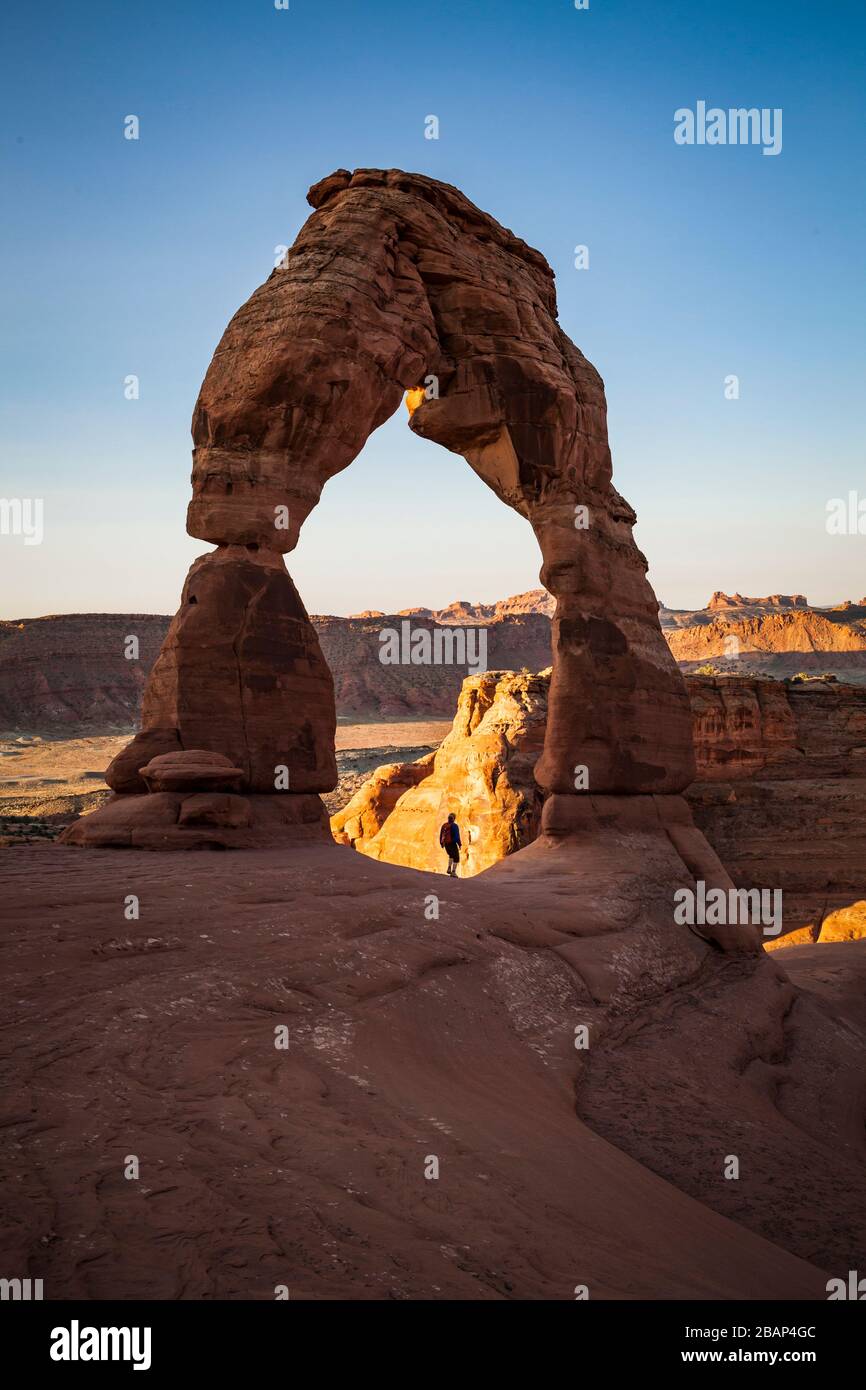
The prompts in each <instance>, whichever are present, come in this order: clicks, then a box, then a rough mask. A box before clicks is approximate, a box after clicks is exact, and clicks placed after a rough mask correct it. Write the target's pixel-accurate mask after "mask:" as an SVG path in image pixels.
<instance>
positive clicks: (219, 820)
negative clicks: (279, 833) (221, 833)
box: [177, 792, 252, 830]
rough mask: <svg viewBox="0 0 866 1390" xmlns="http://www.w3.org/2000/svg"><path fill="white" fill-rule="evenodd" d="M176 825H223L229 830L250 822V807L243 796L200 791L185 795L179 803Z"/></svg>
mask: <svg viewBox="0 0 866 1390" xmlns="http://www.w3.org/2000/svg"><path fill="white" fill-rule="evenodd" d="M177 823H178V825H224V826H226V828H227V829H229V830H237V829H239V828H240V827H241V826H247V825H251V824H252V807H251V805H250V802H249V801H248V800H247V798H246V797H245V796H219V795H217V794H216V793H208V792H201V793H199V794H198V795H196V796H185V797H184V799H183V801H182V802H181V804H180V810H179V813H178V818H177Z"/></svg>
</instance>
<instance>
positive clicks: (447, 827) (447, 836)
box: [439, 820, 451, 849]
mask: <svg viewBox="0 0 866 1390" xmlns="http://www.w3.org/2000/svg"><path fill="white" fill-rule="evenodd" d="M439 843H440V845H441V846H442V848H443V849H444V848H445V846H446V845H450V844H451V822H450V820H447V821H446V822H445V824H444V825H443V827H442V829H441V830H440V831H439Z"/></svg>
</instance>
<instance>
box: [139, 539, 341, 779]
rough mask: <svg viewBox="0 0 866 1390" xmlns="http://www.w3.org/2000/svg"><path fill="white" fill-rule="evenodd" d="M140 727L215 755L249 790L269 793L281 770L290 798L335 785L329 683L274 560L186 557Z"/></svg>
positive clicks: (225, 554)
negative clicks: (188, 565) (170, 730)
mask: <svg viewBox="0 0 866 1390" xmlns="http://www.w3.org/2000/svg"><path fill="white" fill-rule="evenodd" d="M142 723H143V725H144V727H145V728H146V729H147V728H150V727H152V726H154V725H158V726H159V727H171V726H174V727H175V728H177V730H178V735H179V737H180V741H181V743H182V745H183V747H184V748H203V749H209V750H210V751H212V752H214V753H222V754H223V755H224V756H225V757H227V758H229V759H230V760H231V761H232V762H233V763H234V764H235V765H236V766H237V767H240V768H242V769H243V771H244V775H245V779H246V785H247V787H248V788H249V790H251V791H254V792H264V793H267V792H273V791H274V790H275V789H276V786H277V778H278V769H279V768H282V767H285V768H287V769H288V785H289V790H290V791H291V792H298V793H303V792H318V791H329V790H330V789H331V788H332V787H333V786H335V785H336V781H337V769H336V763H335V760H334V728H335V725H336V715H335V712H334V688H333V681H332V679H331V673H330V671H329V670H328V668H327V666H326V664H325V660H324V657H323V656H322V652H321V649H320V647H319V641H318V638H317V636H316V633H315V631H314V629H313V627H312V624H311V623H310V620H309V618H308V617H307V613H306V610H305V609H304V606H303V604H302V603H301V600H300V598H299V597H298V593H297V590H296V589H295V586H294V584H293V583H292V581H291V579H290V578H289V576H288V575H287V574H286V571H285V567H284V565H283V562H282V560H281V558H280V556H279V555H276V554H273V553H269V552H258V553H257V552H255V551H252V552H251V551H247V550H246V549H244V548H236V547H231V548H222V549H220V550H217V551H216V552H215V553H214V554H211V555H204V556H202V558H201V559H200V560H196V562H195V564H194V565H193V566H192V569H191V570H190V572H189V575H188V576H187V581H186V584H185V585H184V591H183V597H182V600H181V607H180V611H179V612H178V614H177V617H176V618H175V619H174V621H173V623H172V625H171V627H170V628H169V632H168V636H167V637H166V640H165V644H164V646H163V649H162V651H161V653H160V655H159V658H158V659H157V662H156V665H155V666H154V668H153V671H152V673H151V677H150V680H149V682H148V686H147V690H146V691H145V696H144V703H143V706H142Z"/></svg>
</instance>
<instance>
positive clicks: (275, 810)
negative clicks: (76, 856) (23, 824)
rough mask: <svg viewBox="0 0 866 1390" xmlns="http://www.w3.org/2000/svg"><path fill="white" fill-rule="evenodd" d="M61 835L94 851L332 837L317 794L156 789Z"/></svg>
mask: <svg viewBox="0 0 866 1390" xmlns="http://www.w3.org/2000/svg"><path fill="white" fill-rule="evenodd" d="M58 838H59V843H60V844H64V845H75V846H78V847H84V848H90V849H109V848H111V849H115V848H121V849H122V848H126V849H153V850H175V849H184V850H196V849H256V848H265V847H273V848H282V849H284V848H285V847H286V845H287V844H294V843H296V842H297V841H307V840H324V841H327V840H330V838H331V837H330V832H329V830H328V821H327V816H326V814H325V808H324V806H323V805H322V802H321V801H320V799H319V797H318V796H313V795H298V796H290V795H289V794H286V795H285V796H249V797H242V796H234V795H225V794H212V793H206V792H201V793H195V794H193V795H186V794H185V793H184V792H152V793H151V794H150V795H148V796H116V797H113V798H112V799H111V800H110V801H108V802H106V804H105V805H104V806H101V807H100V808H99V810H98V811H93V812H92V813H91V814H90V815H85V816H81V817H80V818H79V819H78V820H77V821H73V823H72V825H70V826H67V828H66V830H64V831H63V833H62V834H61V835H60V836H59V837H58Z"/></svg>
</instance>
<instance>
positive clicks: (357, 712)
mask: <svg viewBox="0 0 866 1390" xmlns="http://www.w3.org/2000/svg"><path fill="white" fill-rule="evenodd" d="M552 611H553V599H552V598H551V596H550V595H549V594H548V593H547V592H546V590H544V589H531V590H529V591H528V592H527V593H525V594H516V595H514V596H513V597H511V598H507V599H501V600H500V601H499V602H497V603H489V604H485V603H468V602H466V601H465V600H462V599H461V600H458V601H457V602H455V603H452V604H449V605H448V606H447V607H446V608H440V609H428V608H415V609H405V610H403V612H401V613H396V614H390V615H389V614H384V613H378V612H375V611H368V612H366V613H363V614H358V615H356V616H355V617H351V618H337V617H328V616H325V617H316V616H315V615H314V616H313V623H314V625H315V627H316V630H317V632H318V634H319V639H320V641H321V644H322V649H323V651H324V654H325V657H326V659H327V661H328V664H329V665H330V667H331V671H332V672H333V675H334V685H335V688H336V695H337V709H338V713H339V714H340V716H341V717H345V718H376V717H382V718H401V719H405V718H407V717H408V718H411V717H413V716H418V717H425V718H431V717H432V718H443V719H448V718H450V717H451V716H452V714H453V712H454V708H455V705H456V702H457V696H458V694H459V691H460V687H461V683H462V681H463V678H464V676H466V674H467V667H466V665H465V664H462V665H458V664H454V665H411V664H400V665H385V664H383V663H382V662H381V661H380V659H379V658H380V652H381V650H382V646H381V642H380V637H379V634H380V633H381V632H382V631H383V629H385V628H393V629H397V630H399V629H400V627H401V624H402V623H403V622H404V621H406V622H409V623H410V624H411V628H412V631H415V630H417V629H418V628H422V629H426V630H427V631H428V632H430V633H431V634H432V633H434V632H435V631H436V629H437V628H447V629H449V630H450V631H452V632H453V629H454V628H455V627H458V628H459V627H467V626H474V627H479V628H483V630H484V631H485V633H486V640H487V666H488V668H489V669H491V670H511V671H520V670H524V669H526V670H530V671H539V670H542V669H543V668H544V667H546V666H548V665H550V661H551V652H550V617H551V614H552ZM659 619H660V622H661V625H662V630H663V632H664V634H665V637H666V638H667V641H668V644H669V646H670V648H671V651H672V652H673V655H674V657H675V658H676V660H677V661H678V662H679V664H680V666H681V667H682V669H683V671H685V672H686V673H693V672H695V671H697V670H699V669H702V668H711V669H712V670H714V671H715V672H717V673H718V674H726V675H746V676H749V675H757V674H762V675H772V676H776V677H777V678H780V679H782V678H785V677H790V676H793V675H795V674H796V673H798V672H800V671H804V672H811V673H819V672H832V673H835V674H836V675H837V676H838V677H839V678H840V679H841V680H845V681H849V682H854V683H858V684H861V683H862V684H866V602H863V601H861V602H860V603H852V602H851V601H850V600H846V601H845V602H844V603H842V604H839V605H838V606H836V607H834V608H822V609H818V608H811V607H809V606H808V603H807V600H806V599H805V597H804V596H803V595H802V594H789V595H785V594H772V595H770V596H769V597H768V598H744V597H743V595H742V594H733V595H730V594H723V593H715V594H714V595H713V597H712V599H711V600H710V602H709V604H708V605H707V607H706V608H701V609H697V610H691V609H669V608H664V607H661V608H660V609H659ZM169 622H170V619H169V618H168V617H165V616H161V615H158V614H128V613H74V614H61V615H59V616H55V617H48V618H33V619H25V620H21V621H15V622H0V734H8V733H11V732H13V731H19V732H28V731H29V732H39V731H43V732H63V731H64V730H67V729H80V730H92V731H94V732H107V731H110V730H112V729H125V728H128V727H130V726H131V725H132V724H134V723H135V722H136V721H137V719H138V713H139V708H140V702H141V694H142V691H143V689H144V684H145V681H146V680H147V675H148V672H149V671H150V667H151V666H152V664H153V662H154V660H155V657H156V654H157V652H158V651H159V648H160V645H161V643H162V640H163V638H164V636H165V633H166V631H167V629H168V624H169ZM129 636H136V637H137V638H138V640H139V653H138V658H137V659H133V660H129V659H127V657H126V655H125V651H126V649H127V641H126V639H127V638H128V637H129Z"/></svg>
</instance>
